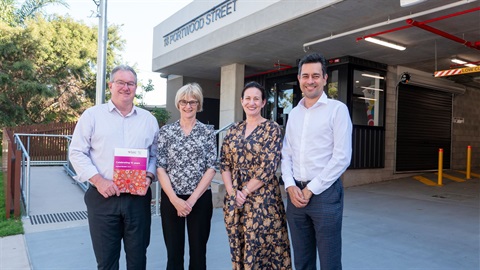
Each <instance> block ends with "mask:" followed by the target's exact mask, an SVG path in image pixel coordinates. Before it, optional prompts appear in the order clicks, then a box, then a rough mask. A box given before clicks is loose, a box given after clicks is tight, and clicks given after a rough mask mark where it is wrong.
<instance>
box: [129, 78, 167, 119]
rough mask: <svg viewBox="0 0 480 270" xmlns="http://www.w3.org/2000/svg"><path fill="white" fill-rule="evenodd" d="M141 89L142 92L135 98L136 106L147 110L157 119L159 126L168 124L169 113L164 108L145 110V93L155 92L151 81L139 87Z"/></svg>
mask: <svg viewBox="0 0 480 270" xmlns="http://www.w3.org/2000/svg"><path fill="white" fill-rule="evenodd" d="M141 88H142V91H141V92H140V93H139V94H137V96H136V99H137V100H138V101H139V102H138V106H139V107H142V108H144V109H146V110H149V111H150V112H151V113H152V114H153V116H155V118H157V122H158V124H159V125H160V126H163V125H165V124H166V123H167V122H168V119H170V112H169V111H167V109H165V108H156V107H155V108H147V105H146V104H145V101H144V97H145V93H148V92H150V91H153V90H155V87H154V85H153V83H152V79H149V80H148V83H147V84H146V85H141Z"/></svg>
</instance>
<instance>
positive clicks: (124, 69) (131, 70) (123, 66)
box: [110, 65, 137, 83]
mask: <svg viewBox="0 0 480 270" xmlns="http://www.w3.org/2000/svg"><path fill="white" fill-rule="evenodd" d="M120 70H123V71H130V72H131V73H132V74H133V76H135V83H137V73H136V72H135V70H133V68H132V67H131V66H127V65H119V66H116V67H114V68H113V69H112V72H110V82H113V77H114V76H115V73H117V71H120Z"/></svg>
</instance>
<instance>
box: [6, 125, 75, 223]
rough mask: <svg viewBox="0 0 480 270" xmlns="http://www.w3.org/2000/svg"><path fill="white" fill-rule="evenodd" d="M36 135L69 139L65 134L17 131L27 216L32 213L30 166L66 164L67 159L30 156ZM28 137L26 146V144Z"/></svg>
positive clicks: (21, 180)
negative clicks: (44, 158)
mask: <svg viewBox="0 0 480 270" xmlns="http://www.w3.org/2000/svg"><path fill="white" fill-rule="evenodd" d="M34 137H56V138H63V139H67V137H68V136H65V135H52V134H25V133H17V134H15V135H14V140H15V144H16V145H17V148H18V149H17V150H20V151H21V153H22V155H21V161H20V191H21V197H22V200H23V202H24V205H25V214H26V216H27V217H29V215H30V167H31V166H33V165H37V166H38V165H49V166H52V165H64V164H66V163H67V162H68V161H67V160H32V159H31V157H30V150H31V148H30V146H31V139H32V138H34ZM23 138H25V139H26V146H25V144H24V141H25V140H22V139H23Z"/></svg>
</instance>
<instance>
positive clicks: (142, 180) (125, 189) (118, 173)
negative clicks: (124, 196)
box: [113, 148, 148, 194]
mask: <svg viewBox="0 0 480 270" xmlns="http://www.w3.org/2000/svg"><path fill="white" fill-rule="evenodd" d="M147 162H148V150H147V149H131V148H115V156H114V160H113V181H114V182H115V184H116V185H117V187H118V189H120V192H122V193H131V194H144V193H145V190H146V189H147V188H148V187H147V181H146V179H147Z"/></svg>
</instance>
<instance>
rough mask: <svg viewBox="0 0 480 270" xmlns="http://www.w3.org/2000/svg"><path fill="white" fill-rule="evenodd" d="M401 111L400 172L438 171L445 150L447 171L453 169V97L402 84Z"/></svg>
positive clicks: (398, 125) (398, 131) (397, 152)
mask: <svg viewBox="0 0 480 270" xmlns="http://www.w3.org/2000/svg"><path fill="white" fill-rule="evenodd" d="M398 87H399V89H398V111H397V143H396V167H395V170H396V171H397V172H409V171H426V170H436V169H438V150H439V148H443V168H444V169H447V168H450V151H451V119H452V98H453V97H452V94H451V93H447V92H441V91H436V90H432V89H429V88H425V87H421V86H414V85H408V84H401V83H400V84H399V86H398Z"/></svg>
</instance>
